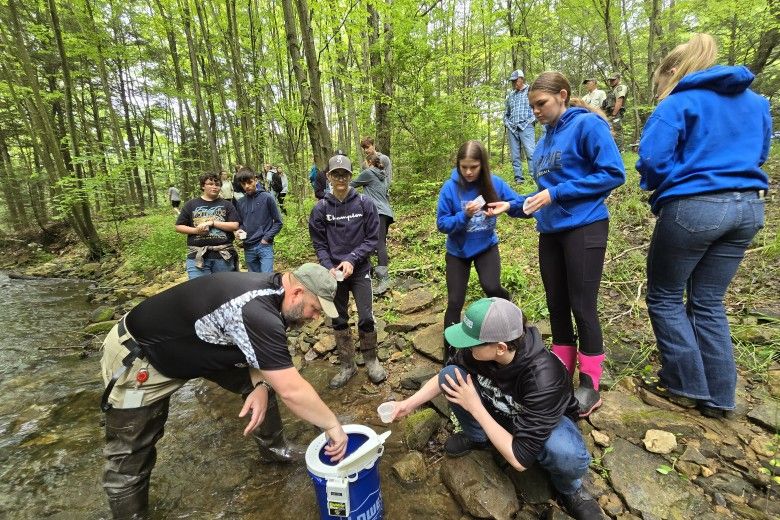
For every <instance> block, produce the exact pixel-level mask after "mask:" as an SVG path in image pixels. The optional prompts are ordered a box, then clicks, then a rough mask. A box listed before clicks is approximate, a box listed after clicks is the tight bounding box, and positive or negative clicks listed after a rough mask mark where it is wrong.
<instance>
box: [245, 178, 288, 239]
mask: <svg viewBox="0 0 780 520" xmlns="http://www.w3.org/2000/svg"><path fill="white" fill-rule="evenodd" d="M236 209H237V210H238V215H239V217H241V225H240V226H239V229H243V230H244V231H246V240H244V245H245V246H253V245H255V244H257V243H259V242H260V241H261V240H263V239H264V240H265V241H266V242H268V243H273V241H274V237H275V236H276V235H277V234H278V233H279V231H281V229H282V216H281V215H280V214H279V208H278V207H277V206H276V201H275V200H274V197H273V195H271V194H270V193H268V192H267V191H265V189H264V188H263V185H262V184H260V183H258V184H257V191H255V193H254V194H253V195H246V194H245V195H244V196H243V197H241V198H240V199H238V200H237V201H236Z"/></svg>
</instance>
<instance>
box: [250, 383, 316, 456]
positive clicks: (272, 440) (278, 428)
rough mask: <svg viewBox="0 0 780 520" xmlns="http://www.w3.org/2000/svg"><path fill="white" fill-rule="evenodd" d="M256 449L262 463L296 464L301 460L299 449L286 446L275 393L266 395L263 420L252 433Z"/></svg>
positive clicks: (301, 451) (300, 450)
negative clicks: (258, 451)
mask: <svg viewBox="0 0 780 520" xmlns="http://www.w3.org/2000/svg"><path fill="white" fill-rule="evenodd" d="M252 437H254V439H255V442H257V447H258V449H259V450H260V460H262V461H263V462H298V461H301V460H303V455H304V452H303V450H302V449H301V448H299V447H296V446H291V445H289V444H287V441H286V440H285V438H284V430H283V426H282V415H281V414H280V413H279V402H278V401H277V400H276V393H275V392H270V393H269V394H268V408H267V409H266V411H265V419H263V422H262V423H260V426H258V427H257V428H255V430H254V431H253V432H252Z"/></svg>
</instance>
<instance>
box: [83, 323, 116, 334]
mask: <svg viewBox="0 0 780 520" xmlns="http://www.w3.org/2000/svg"><path fill="white" fill-rule="evenodd" d="M114 325H116V320H108V321H99V322H97V323H90V324H89V325H87V326H86V327H84V331H83V332H84V335H85V336H93V335H96V334H105V333H107V332H108V331H109V330H111V327H113V326H114Z"/></svg>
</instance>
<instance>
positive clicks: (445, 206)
mask: <svg viewBox="0 0 780 520" xmlns="http://www.w3.org/2000/svg"><path fill="white" fill-rule="evenodd" d="M491 178H492V179H493V187H494V188H495V189H496V195H498V199H499V200H503V201H505V202H508V203H509V211H508V212H507V213H508V214H509V215H510V216H512V217H523V216H525V215H524V213H523V199H522V198H521V197H520V196H519V195H518V194H517V193H515V192H514V191H512V188H510V187H509V186H508V185H507V183H506V182H504V180H503V179H502V178H500V177H497V176H495V175H491ZM477 197H479V183H477V182H466V180H465V179H464V178H463V177H462V176H461V174H460V173H459V172H458V169H457V168H453V169H452V173H451V174H450V178H449V180H448V181H447V182H445V183H444V186H442V187H441V191H440V192H439V205H438V207H437V209H436V227H438V228H439V231H441V232H442V233H447V252H448V253H449V254H451V255H453V256H457V257H458V258H472V257H474V256H476V255H478V254H480V253H482V252H483V251H486V250H488V249H489V248H491V247H493V246H494V245H496V244H497V243H498V235H497V234H496V217H487V216H486V215H485V212H484V211H481V210H480V211H477V212H476V213H475V214H474V216H473V217H471V218H469V217H468V216H466V210H465V207H466V204H468V203H469V202H471V201H472V200H474V199H476V198H477Z"/></svg>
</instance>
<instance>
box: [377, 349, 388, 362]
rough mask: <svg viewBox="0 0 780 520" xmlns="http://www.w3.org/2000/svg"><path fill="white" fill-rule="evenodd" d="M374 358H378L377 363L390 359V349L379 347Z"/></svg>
mask: <svg viewBox="0 0 780 520" xmlns="http://www.w3.org/2000/svg"><path fill="white" fill-rule="evenodd" d="M376 357H377V358H379V361H387V360H388V359H390V349H388V348H387V347H379V348H378V349H376Z"/></svg>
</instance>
